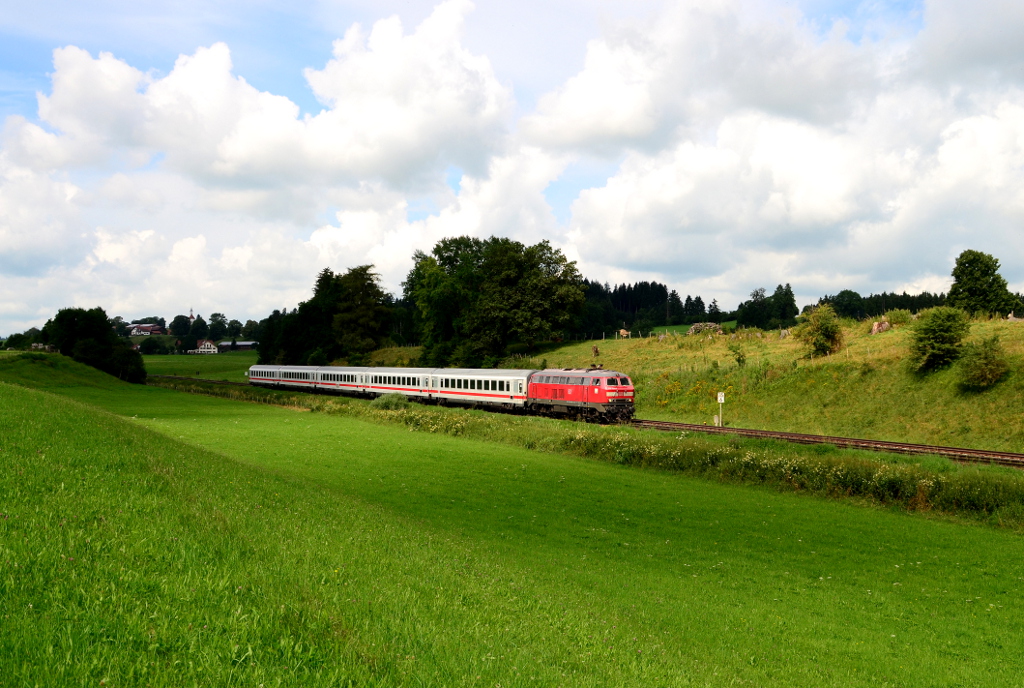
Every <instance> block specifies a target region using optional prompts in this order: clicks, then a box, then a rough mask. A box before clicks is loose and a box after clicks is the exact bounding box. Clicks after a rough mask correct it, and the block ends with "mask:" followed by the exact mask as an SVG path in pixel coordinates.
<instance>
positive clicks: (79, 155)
mask: <svg viewBox="0 0 1024 688" xmlns="http://www.w3.org/2000/svg"><path fill="white" fill-rule="evenodd" d="M471 8H472V5H471V4H470V3H469V2H466V1H465V0H449V1H448V2H445V3H442V4H441V5H438V7H437V8H435V10H434V12H433V13H432V14H431V15H430V16H429V17H428V18H427V19H426V20H425V21H423V22H422V23H421V24H420V25H419V26H418V27H417V28H416V30H415V31H414V32H413V33H412V34H409V35H406V34H404V32H403V29H402V25H401V22H400V21H399V19H398V18H397V17H392V18H389V19H384V20H381V21H378V22H377V23H376V24H374V26H373V28H372V30H371V31H370V32H369V33H368V34H367V33H366V32H364V30H363V29H362V27H361V26H360V25H358V24H357V25H354V26H353V27H352V28H351V29H349V31H348V32H347V33H346V35H345V37H344V38H343V39H340V40H338V41H336V42H335V44H334V57H333V59H331V60H330V61H329V62H328V63H327V65H326V66H325V67H324V68H323V69H322V70H315V69H308V70H306V73H305V76H306V79H307V80H308V82H309V85H310V87H311V88H312V89H313V91H314V93H315V94H316V96H317V97H318V98H319V99H320V100H321V102H323V103H324V105H325V109H324V110H322V111H321V112H320V113H318V114H316V115H314V116H306V117H303V118H300V117H299V108H298V106H297V105H295V104H294V103H293V102H292V101H290V100H289V99H288V98H285V97H283V96H278V95H273V94H270V93H266V92H261V91H259V90H257V89H256V88H254V87H253V86H251V85H250V84H249V83H248V82H246V80H245V79H244V78H242V77H240V76H236V75H235V74H234V73H233V67H232V62H231V54H230V51H229V49H228V47H227V46H226V45H225V44H223V43H217V44H214V45H212V46H210V47H208V48H201V49H199V50H197V51H196V52H195V53H194V54H192V55H185V56H181V57H179V58H178V60H177V61H176V62H175V65H174V68H173V69H172V70H171V72H170V73H169V74H168V75H167V76H165V77H162V78H158V77H155V76H152V75H147V74H143V73H142V72H140V71H139V70H137V69H135V68H133V67H131V66H129V65H128V64H126V63H125V62H123V61H121V60H118V59H116V58H115V57H114V56H113V55H111V54H109V53H101V54H100V55H99V56H98V57H96V58H93V57H91V56H90V55H89V54H88V53H87V52H86V51H84V50H81V49H80V48H76V47H74V46H70V47H67V48H61V49H58V50H56V51H54V73H53V77H52V82H53V88H52V93H51V94H50V95H40V97H39V116H40V119H41V120H42V122H43V123H45V125H47V127H49V129H45V128H44V127H43V126H41V125H37V124H33V123H30V122H27V121H25V120H24V119H12V120H10V121H9V122H8V123H7V126H6V132H5V139H6V148H7V149H8V150H9V151H11V153H12V154H13V155H15V156H16V157H17V158H18V159H19V161H20V162H21V163H22V164H24V165H26V166H31V167H34V168H37V169H52V168H55V167H63V166H67V165H77V166H90V165H111V164H116V163H117V162H118V156H125V160H124V161H125V162H127V163H128V164H132V163H135V164H136V165H144V164H146V163H148V162H149V161H150V160H151V159H152V158H153V156H155V155H160V156H161V157H162V159H163V162H162V163H161V164H162V166H163V167H164V168H165V169H168V170H172V171H176V172H179V173H182V174H186V175H188V176H190V177H191V178H193V179H196V180H199V181H202V182H203V183H204V184H206V185H210V186H214V187H218V186H219V187H227V188H229V189H232V190H237V189H239V188H247V189H258V190H264V189H275V190H276V189H287V188H288V187H289V186H294V185H308V184H315V185H324V184H329V185H330V184H334V185H338V184H349V185H353V184H358V183H359V182H360V181H363V180H366V179H379V180H383V181H384V182H386V183H388V184H390V185H392V186H394V187H396V188H409V187H415V186H417V185H419V186H422V185H423V184H436V182H435V181H434V180H433V176H434V175H436V173H437V172H438V171H440V170H444V169H445V168H446V167H448V166H449V165H457V166H459V167H462V168H464V169H469V170H474V171H480V170H483V169H486V164H487V160H488V158H489V156H490V155H491V154H492V153H493V152H494V151H495V150H497V149H498V148H499V147H500V146H501V145H502V143H503V133H504V131H505V128H506V127H507V124H508V117H509V114H510V108H511V103H512V101H511V95H510V91H509V89H508V88H507V87H505V86H504V85H502V84H500V83H499V82H498V81H497V79H496V77H495V75H494V73H493V70H492V69H491V67H490V64H489V62H488V60H487V58H486V57H483V56H478V55H472V54H470V53H469V51H467V50H466V49H464V48H463V47H461V45H460V43H459V35H460V33H461V30H462V22H463V17H464V15H465V13H466V12H468V11H469V10H470V9H471ZM242 202H243V204H244V203H245V201H244V200H243V201H242Z"/></svg>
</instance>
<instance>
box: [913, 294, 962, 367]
mask: <svg viewBox="0 0 1024 688" xmlns="http://www.w3.org/2000/svg"><path fill="white" fill-rule="evenodd" d="M970 329H971V324H970V323H969V322H968V320H967V314H966V313H965V312H964V311H962V310H960V309H959V308H950V307H949V306H939V307H937V308H930V309H928V310H926V311H925V312H924V313H922V314H921V317H920V318H919V319H918V321H917V324H916V325H915V326H914V332H913V339H912V342H911V345H910V346H911V356H912V362H913V364H914V367H915V368H916V369H917V370H920V371H924V370H934V369H936V368H941V367H943V366H947V365H949V364H950V363H952V362H953V361H955V360H956V359H957V358H958V357H959V356H960V342H961V341H962V340H963V338H964V337H966V336H967V333H968V332H969V331H970Z"/></svg>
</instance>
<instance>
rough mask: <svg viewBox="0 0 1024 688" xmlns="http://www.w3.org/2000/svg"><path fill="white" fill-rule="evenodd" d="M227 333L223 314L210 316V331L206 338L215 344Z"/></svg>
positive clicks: (226, 324)
mask: <svg viewBox="0 0 1024 688" xmlns="http://www.w3.org/2000/svg"><path fill="white" fill-rule="evenodd" d="M227 333H228V319H227V316H226V315H224V314H223V313H211V314H210V329H209V332H208V333H207V336H208V337H209V338H210V339H212V340H213V341H215V342H219V341H220V340H221V339H223V338H224V335H226V334H227Z"/></svg>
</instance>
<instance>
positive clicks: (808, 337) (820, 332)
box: [796, 303, 843, 356]
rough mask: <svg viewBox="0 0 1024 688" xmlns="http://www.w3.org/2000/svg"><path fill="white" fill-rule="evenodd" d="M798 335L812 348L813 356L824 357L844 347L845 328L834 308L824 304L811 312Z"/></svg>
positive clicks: (798, 329)
mask: <svg viewBox="0 0 1024 688" xmlns="http://www.w3.org/2000/svg"><path fill="white" fill-rule="evenodd" d="M796 334H797V336H798V337H800V338H801V339H803V340H804V341H805V342H807V344H808V345H809V346H810V347H811V353H812V354H818V355H819V356H824V355H825V354H830V353H832V352H834V351H838V350H839V349H840V348H841V347H842V346H843V328H842V325H841V324H840V322H839V318H838V317H837V316H836V312H835V310H834V309H833V308H832V306H830V305H828V304H827V303H824V304H822V305H820V306H818V307H817V308H815V309H814V310H813V311H811V312H810V313H809V314H808V315H807V317H806V320H805V321H804V323H803V324H802V325H801V326H800V327H799V328H797V331H796Z"/></svg>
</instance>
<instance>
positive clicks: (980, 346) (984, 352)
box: [959, 337, 1010, 389]
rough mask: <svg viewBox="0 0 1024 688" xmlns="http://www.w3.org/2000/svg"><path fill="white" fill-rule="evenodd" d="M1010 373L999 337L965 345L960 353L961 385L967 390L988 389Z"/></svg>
mask: <svg viewBox="0 0 1024 688" xmlns="http://www.w3.org/2000/svg"><path fill="white" fill-rule="evenodd" d="M1009 371H1010V364H1009V363H1007V361H1006V352H1005V351H1003V347H1002V345H1001V344H1000V343H999V337H990V338H988V339H984V340H982V341H981V342H979V343H970V344H966V345H964V347H963V349H962V350H961V353H960V370H959V373H960V375H959V377H960V385H961V386H962V387H965V388H967V389H987V388H989V387H991V386H992V385H994V384H996V383H997V382H999V381H1000V380H1002V379H1003V378H1004V377H1006V374H1007V373H1008V372H1009Z"/></svg>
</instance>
